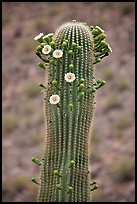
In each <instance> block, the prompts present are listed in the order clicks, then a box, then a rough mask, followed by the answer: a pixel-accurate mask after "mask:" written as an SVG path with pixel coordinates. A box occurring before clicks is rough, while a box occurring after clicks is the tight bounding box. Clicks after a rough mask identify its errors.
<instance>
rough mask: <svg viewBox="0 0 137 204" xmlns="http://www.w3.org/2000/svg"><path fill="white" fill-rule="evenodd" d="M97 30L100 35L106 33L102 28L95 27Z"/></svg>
mask: <svg viewBox="0 0 137 204" xmlns="http://www.w3.org/2000/svg"><path fill="white" fill-rule="evenodd" d="M95 28H96V29H97V30H98V31H99V32H100V33H104V32H105V31H104V30H103V29H102V28H100V27H99V26H95Z"/></svg>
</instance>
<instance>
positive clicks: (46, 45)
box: [34, 33, 81, 109]
mask: <svg viewBox="0 0 137 204" xmlns="http://www.w3.org/2000/svg"><path fill="white" fill-rule="evenodd" d="M34 40H37V41H38V42H39V43H40V44H39V45H38V46H37V48H36V54H37V56H38V57H39V58H40V59H41V60H42V61H43V62H44V63H45V62H46V63H50V64H53V65H54V64H55V63H56V61H58V62H61V58H62V57H63V50H67V52H68V55H69V56H70V57H71V59H72V61H71V63H70V65H69V72H68V73H66V74H65V75H64V80H65V81H66V82H68V83H72V82H73V81H74V80H75V79H76V76H75V74H74V73H73V70H74V64H73V56H74V51H75V49H77V50H78V53H79V52H80V51H81V46H79V45H77V44H76V43H75V42H73V43H72V46H71V49H69V41H68V40H64V41H63V43H62V49H58V48H57V47H56V44H55V41H54V35H53V33H49V34H47V35H45V36H44V34H43V33H40V34H39V35H37V36H35V38H34ZM38 66H39V67H40V68H41V69H45V68H46V67H45V65H44V64H43V63H42V62H39V63H38ZM51 84H52V86H53V87H54V88H55V89H56V90H61V89H60V87H59V84H58V82H57V81H56V80H53V81H52V82H51ZM41 87H42V86H41ZM42 88H46V87H45V86H44V85H43V87H42ZM80 95H81V93H80ZM49 102H50V104H53V105H56V104H58V103H59V102H60V96H59V95H58V94H53V95H52V96H50V98H49ZM72 106H73V104H71V105H70V109H72ZM58 107H59V105H58Z"/></svg>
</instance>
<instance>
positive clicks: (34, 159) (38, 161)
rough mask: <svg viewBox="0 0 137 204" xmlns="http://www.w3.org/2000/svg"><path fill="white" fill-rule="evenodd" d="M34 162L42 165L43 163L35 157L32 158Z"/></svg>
mask: <svg viewBox="0 0 137 204" xmlns="http://www.w3.org/2000/svg"><path fill="white" fill-rule="evenodd" d="M32 161H33V162H34V163H35V164H38V165H41V161H40V160H39V159H36V158H35V157H32Z"/></svg>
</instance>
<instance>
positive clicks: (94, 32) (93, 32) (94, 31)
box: [92, 28, 99, 37]
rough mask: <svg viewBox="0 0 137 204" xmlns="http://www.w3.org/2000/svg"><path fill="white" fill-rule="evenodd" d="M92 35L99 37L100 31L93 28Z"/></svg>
mask: <svg viewBox="0 0 137 204" xmlns="http://www.w3.org/2000/svg"><path fill="white" fill-rule="evenodd" d="M92 34H93V35H94V37H95V36H97V35H98V34H99V32H98V30H97V29H96V28H93V30H92Z"/></svg>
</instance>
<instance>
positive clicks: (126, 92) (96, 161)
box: [2, 2, 135, 202]
mask: <svg viewBox="0 0 137 204" xmlns="http://www.w3.org/2000/svg"><path fill="white" fill-rule="evenodd" d="M73 19H76V20H79V21H84V22H87V23H88V24H89V25H93V26H96V25H98V26H100V27H101V28H103V29H104V30H105V32H106V35H107V38H106V41H107V42H108V43H109V44H110V45H111V47H112V49H113V53H112V54H111V55H110V56H109V57H106V58H104V59H103V60H102V61H101V62H100V63H98V64H97V65H96V66H95V75H96V79H100V78H101V79H104V80H106V85H105V86H104V87H103V88H101V89H100V90H98V91H97V94H96V112H95V117H94V121H93V124H94V125H93V128H92V136H91V142H90V143H91V145H90V147H91V148H90V155H89V156H90V169H91V171H92V172H91V178H92V179H93V180H96V181H97V183H98V185H99V188H98V189H97V190H96V191H94V192H93V201H94V202H133V201H135V130H134V128H135V119H134V117H135V116H134V114H135V85H134V84H135V3H134V2H3V3H2V51H3V52H2V90H3V94H2V111H3V113H2V132H3V135H2V138H3V139H2V146H3V148H2V156H3V157H2V159H3V160H2V197H3V202H6V201H7V202H36V197H37V192H38V188H37V186H36V185H35V184H33V183H32V182H31V177H32V176H35V177H36V178H39V174H40V171H39V167H37V165H35V164H34V163H32V161H31V158H32V157H33V156H35V157H38V158H41V157H42V150H43V144H44V140H45V135H46V134H45V122H44V114H43V97H42V95H41V93H40V89H39V87H38V83H40V82H41V83H44V75H43V71H42V70H40V69H39V68H38V65H37V63H38V62H39V59H38V57H37V56H36V55H35V49H36V47H37V45H38V43H37V42H35V41H34V37H35V36H36V35H37V34H39V33H40V32H43V33H44V34H47V33H49V32H55V30H56V29H57V27H58V26H59V25H61V24H62V23H64V22H65V21H69V20H73Z"/></svg>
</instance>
